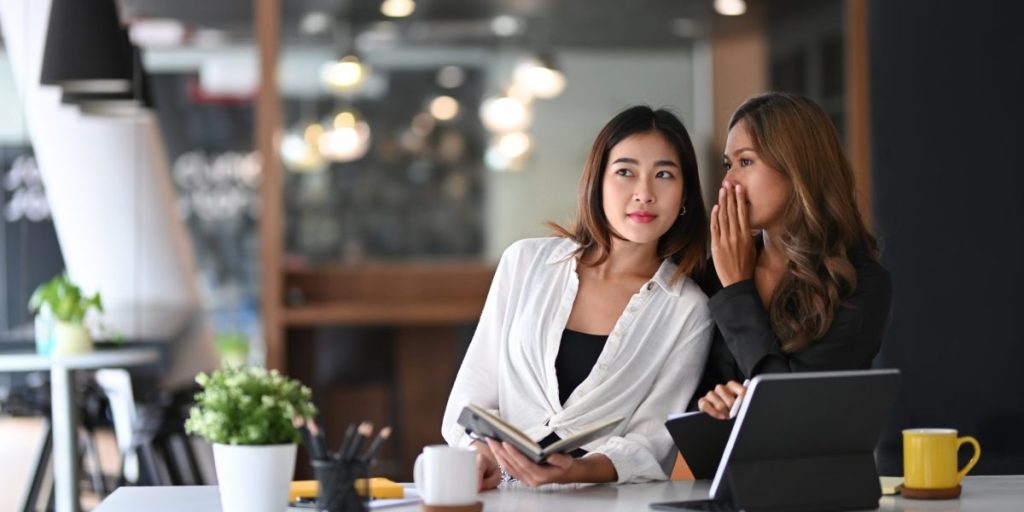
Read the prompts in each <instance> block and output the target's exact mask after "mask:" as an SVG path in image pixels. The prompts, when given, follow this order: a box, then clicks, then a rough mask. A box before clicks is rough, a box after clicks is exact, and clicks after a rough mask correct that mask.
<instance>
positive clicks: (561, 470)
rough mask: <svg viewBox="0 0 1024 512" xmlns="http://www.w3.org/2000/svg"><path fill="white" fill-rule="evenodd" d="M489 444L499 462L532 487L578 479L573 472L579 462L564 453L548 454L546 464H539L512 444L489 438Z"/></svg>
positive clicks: (514, 476) (506, 469)
mask: <svg viewBox="0 0 1024 512" xmlns="http://www.w3.org/2000/svg"><path fill="white" fill-rule="evenodd" d="M487 445H488V446H489V447H490V448H491V453H493V454H494V457H495V458H496V459H497V460H498V464H501V466H502V467H503V468H505V471H506V472H507V473H508V474H509V475H510V476H512V478H515V479H516V480H519V481H520V482H522V483H524V484H526V485H528V486H530V487H537V486H539V485H543V484H557V483H568V482H575V481H578V479H577V478H576V477H575V476H574V475H572V474H571V473H572V470H573V468H574V467H575V466H576V465H577V464H578V462H577V460H576V459H574V458H572V457H571V456H569V455H566V454H564V453H553V454H551V455H549V456H548V458H547V460H546V463H545V464H537V463H536V462H533V461H532V460H530V459H528V458H527V457H526V455H523V453H522V452H520V451H519V450H518V449H517V448H516V447H514V446H512V445H511V444H508V443H500V442H498V441H494V440H493V439H488V440H487Z"/></svg>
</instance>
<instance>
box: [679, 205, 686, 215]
mask: <svg viewBox="0 0 1024 512" xmlns="http://www.w3.org/2000/svg"><path fill="white" fill-rule="evenodd" d="M683 215H686V205H683V208H682V209H681V210H679V216H680V217H682V216H683Z"/></svg>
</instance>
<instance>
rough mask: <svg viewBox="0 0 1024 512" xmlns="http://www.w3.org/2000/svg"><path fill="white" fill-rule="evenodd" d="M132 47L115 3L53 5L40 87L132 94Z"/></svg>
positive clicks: (69, 0)
mask: <svg viewBox="0 0 1024 512" xmlns="http://www.w3.org/2000/svg"><path fill="white" fill-rule="evenodd" d="M131 81H132V47H131V42H130V41H129V39H128V31H127V30H125V29H124V28H123V27H122V26H121V22H120V19H119V18H118V16H117V9H116V7H115V5H114V2H113V1H112V0H54V2H53V3H52V4H51V7H50V19H49V21H48V24H47V30H46V45H45V50H44V53H43V65H42V73H41V76H40V82H41V83H42V84H43V85H57V86H60V87H62V88H63V89H64V91H65V92H94V93H118V92H121V93H123V92H130V91H131Z"/></svg>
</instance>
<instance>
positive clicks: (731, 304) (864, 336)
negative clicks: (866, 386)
mask: <svg viewBox="0 0 1024 512" xmlns="http://www.w3.org/2000/svg"><path fill="white" fill-rule="evenodd" d="M849 258H850V263H852V264H853V267H854V269H855V270H856V272H857V285H856V287H855V288H854V290H853V293H852V294H850V295H849V296H848V297H846V298H845V300H843V302H842V304H841V305H840V307H839V309H838V311H836V314H835V316H834V317H833V318H832V325H831V326H830V327H829V329H828V331H827V332H826V333H825V335H824V336H822V337H821V338H820V339H817V340H814V341H813V342H812V343H811V344H810V345H808V346H807V347H806V348H804V349H803V350H801V351H799V352H794V353H790V354H787V353H783V352H782V349H781V348H780V343H779V338H778V337H777V336H776V335H775V333H774V332H772V328H771V324H770V323H769V321H768V311H767V310H766V309H765V307H764V305H763V304H762V303H761V297H760V296H759V295H758V293H757V288H755V287H754V281H753V279H748V280H746V281H740V282H738V283H734V284H732V285H730V286H729V287H728V288H722V283H721V281H719V280H718V275H717V274H716V273H715V266H714V263H713V262H712V261H710V260H709V261H708V266H707V268H708V278H707V280H706V281H707V282H706V283H705V285H704V291H705V293H707V295H708V296H709V297H711V299H710V300H709V301H708V307H709V308H710V310H711V316H712V318H714V320H715V334H714V338H713V339H712V341H711V352H710V354H709V355H708V362H707V366H706V367H705V368H704V375H703V377H702V378H701V382H700V384H699V385H698V386H697V391H696V392H695V393H694V395H693V399H692V400H691V402H690V408H691V409H696V405H697V400H699V399H700V398H701V397H703V396H704V395H706V394H707V392H708V391H711V390H712V389H713V388H714V387H715V385H717V384H721V383H724V382H726V381H730V380H735V381H738V382H743V381H744V380H745V379H748V378H752V377H754V376H756V375H758V374H761V373H784V372H800V371H829V370H855V369H864V368H869V367H870V366H871V362H872V360H873V359H874V358H875V355H877V354H878V349H879V347H880V346H881V344H882V334H883V333H884V332H885V328H886V327H887V326H888V325H889V318H890V305H891V302H892V281H891V279H890V277H889V272H888V271H887V270H885V268H884V267H882V265H881V264H879V263H878V262H877V261H875V260H874V259H873V258H871V257H870V256H869V255H868V254H866V253H864V252H852V253H850V255H849Z"/></svg>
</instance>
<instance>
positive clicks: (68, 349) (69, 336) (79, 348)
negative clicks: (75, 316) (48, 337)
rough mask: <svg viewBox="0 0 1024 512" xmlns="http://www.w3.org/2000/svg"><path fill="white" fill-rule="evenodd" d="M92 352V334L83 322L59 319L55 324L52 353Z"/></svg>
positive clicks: (73, 353)
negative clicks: (77, 322)
mask: <svg viewBox="0 0 1024 512" xmlns="http://www.w3.org/2000/svg"><path fill="white" fill-rule="evenodd" d="M86 352H92V336H91V335H90V334H89V329H86V328H85V326H84V325H82V324H74V323H68V322H61V321H57V322H55V323H54V324H53V348H52V350H51V352H50V355H53V356H73V355H75V354H84V353H86Z"/></svg>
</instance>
